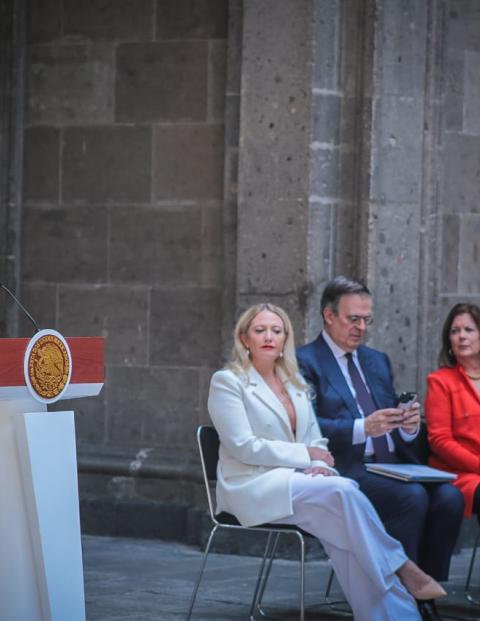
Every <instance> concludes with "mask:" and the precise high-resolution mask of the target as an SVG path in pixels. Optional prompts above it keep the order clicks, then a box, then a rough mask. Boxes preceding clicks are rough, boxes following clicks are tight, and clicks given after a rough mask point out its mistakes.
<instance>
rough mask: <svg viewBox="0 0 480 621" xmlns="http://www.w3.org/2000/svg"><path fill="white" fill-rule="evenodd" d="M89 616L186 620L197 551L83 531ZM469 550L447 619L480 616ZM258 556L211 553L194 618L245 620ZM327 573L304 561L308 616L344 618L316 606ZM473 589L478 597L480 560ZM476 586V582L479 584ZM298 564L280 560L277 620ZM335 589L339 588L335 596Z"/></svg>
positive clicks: (272, 594) (456, 571)
mask: <svg viewBox="0 0 480 621" xmlns="http://www.w3.org/2000/svg"><path fill="white" fill-rule="evenodd" d="M83 553H84V567H85V590H86V600H87V620H88V621H127V620H128V621H154V620H155V621H181V620H184V619H185V614H186V610H187V608H188V602H189V598H190V594H191V591H192V586H193V582H194V579H195V577H196V575H197V570H198V568H199V565H200V559H201V552H200V551H199V550H198V549H195V548H191V547H188V546H186V545H183V544H180V543H176V542H170V541H159V540H138V539H122V538H112V537H96V536H95V537H94V536H85V537H84V538H83ZM470 555H471V550H470V549H468V548H466V549H464V550H462V552H461V553H459V554H457V555H455V557H454V559H453V565H452V571H451V580H450V582H449V583H448V585H446V588H447V590H448V593H449V595H448V597H447V598H445V599H444V600H442V603H441V606H440V610H441V611H442V615H444V617H445V618H446V619H448V618H450V619H464V620H480V607H475V606H473V605H471V604H469V603H468V602H467V601H466V600H465V598H464V595H463V584H464V582H465V576H466V568H467V564H468V561H469V559H470ZM258 563H259V559H258V558H257V557H242V556H231V555H226V554H213V555H211V557H210V558H209V561H208V563H207V568H206V571H205V575H204V580H203V582H202V585H201V586H200V591H199V594H198V598H197V604H196V606H195V609H194V612H193V615H192V621H247V620H248V610H249V598H250V597H251V595H252V592H253V586H254V582H255V577H256V573H257V569H258ZM328 573H329V565H328V562H327V561H317V560H314V561H309V562H308V563H307V568H306V580H307V586H306V589H307V597H306V603H307V607H310V606H313V608H312V609H311V611H310V612H309V613H307V620H312V621H313V620H318V621H329V620H333V619H337V620H338V619H345V618H348V617H345V616H343V615H340V614H338V613H334V612H331V611H329V610H326V609H325V608H319V607H318V605H317V606H316V607H315V604H318V603H319V602H320V601H321V600H322V599H323V593H324V589H325V585H326V580H327V577H328ZM475 585H476V588H475V593H476V595H477V597H479V598H480V559H479V561H478V565H477V567H476V574H475ZM477 585H478V586H477ZM297 589H298V563H297V562H296V561H286V560H278V561H277V562H276V563H275V568H274V570H273V572H272V576H271V579H270V583H269V590H268V592H267V594H266V596H265V604H266V605H268V604H271V606H269V607H268V612H269V613H271V617H272V618H274V619H279V620H280V619H281V620H284V621H296V620H297V619H298V614H297V608H296V606H297ZM338 595H339V593H338V591H337V597H338Z"/></svg>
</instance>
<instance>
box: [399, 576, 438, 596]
mask: <svg viewBox="0 0 480 621" xmlns="http://www.w3.org/2000/svg"><path fill="white" fill-rule="evenodd" d="M405 586H406V585H405ZM406 589H407V591H409V593H410V594H411V595H413V597H414V598H415V599H418V600H426V599H437V598H438V597H445V596H446V595H447V592H446V591H445V589H444V588H443V587H442V585H441V584H438V582H437V581H436V580H434V579H433V578H430V580H429V581H428V582H427V583H426V584H424V585H423V586H421V587H419V588H415V587H413V586H410V587H407V586H406Z"/></svg>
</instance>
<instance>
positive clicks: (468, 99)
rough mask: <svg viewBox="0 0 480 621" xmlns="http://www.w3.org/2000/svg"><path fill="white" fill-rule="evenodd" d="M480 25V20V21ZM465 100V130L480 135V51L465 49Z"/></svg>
mask: <svg viewBox="0 0 480 621" xmlns="http://www.w3.org/2000/svg"><path fill="white" fill-rule="evenodd" d="M479 26H480V22H479ZM464 75H465V101H464V119H463V131H464V132H465V133H467V134H472V135H475V136H478V135H480V115H479V114H478V102H479V100H480V51H478V52H473V51H471V50H468V49H467V50H465V73H464Z"/></svg>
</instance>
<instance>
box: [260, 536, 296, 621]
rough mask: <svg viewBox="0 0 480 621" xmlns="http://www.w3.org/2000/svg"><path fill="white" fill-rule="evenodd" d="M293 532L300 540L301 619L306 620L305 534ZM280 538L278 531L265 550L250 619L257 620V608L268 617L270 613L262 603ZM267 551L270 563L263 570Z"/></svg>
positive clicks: (263, 615)
mask: <svg viewBox="0 0 480 621" xmlns="http://www.w3.org/2000/svg"><path fill="white" fill-rule="evenodd" d="M287 532H288V531H287ZM292 534H294V535H295V536H296V537H297V538H298V540H299V542H300V621H304V620H305V541H304V539H303V536H302V535H301V534H300V533H297V532H294V533H292ZM279 538H280V533H278V534H277V536H276V537H275V541H274V542H273V544H272V545H271V550H267V549H266V550H265V555H264V560H263V563H262V572H263V575H262V576H261V579H262V580H261V585H260V583H259V582H257V587H259V588H258V589H257V591H258V592H256V594H255V596H254V599H253V601H252V607H251V608H250V621H255V617H254V616H253V613H254V611H255V610H257V612H258V613H259V614H260V615H261V616H262V617H264V618H268V615H267V614H266V613H265V611H264V610H263V609H262V608H261V603H262V599H263V595H264V593H265V588H266V586H267V582H268V578H269V576H270V571H271V569H272V564H273V559H274V557H275V551H276V549H277V544H278V540H279ZM267 552H268V556H269V558H268V564H267V567H266V569H265V570H264V571H263V568H264V567H265V561H266V560H267Z"/></svg>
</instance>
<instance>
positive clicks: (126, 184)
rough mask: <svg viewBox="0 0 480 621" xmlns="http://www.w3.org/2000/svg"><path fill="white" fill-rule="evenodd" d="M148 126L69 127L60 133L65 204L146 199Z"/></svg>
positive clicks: (149, 155)
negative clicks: (62, 144) (62, 142)
mask: <svg viewBox="0 0 480 621" xmlns="http://www.w3.org/2000/svg"><path fill="white" fill-rule="evenodd" d="M150 165H151V130H150V128H148V127H114V126H107V127H94V128H93V127H91V128H81V127H72V128H68V129H66V130H65V132H64V147H63V176H62V198H63V201H64V202H67V203H123V204H125V203H132V202H143V201H148V200H149V199H150V184H151V172H150Z"/></svg>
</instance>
